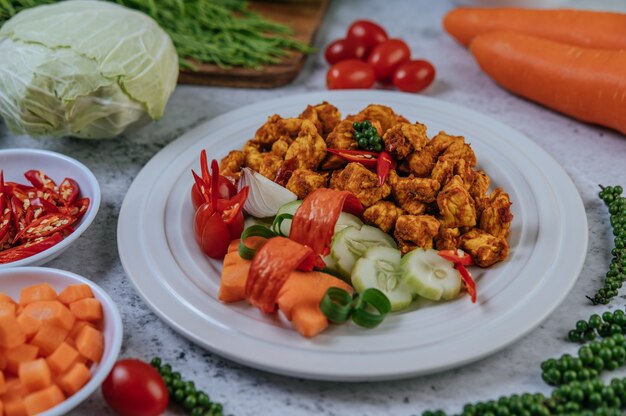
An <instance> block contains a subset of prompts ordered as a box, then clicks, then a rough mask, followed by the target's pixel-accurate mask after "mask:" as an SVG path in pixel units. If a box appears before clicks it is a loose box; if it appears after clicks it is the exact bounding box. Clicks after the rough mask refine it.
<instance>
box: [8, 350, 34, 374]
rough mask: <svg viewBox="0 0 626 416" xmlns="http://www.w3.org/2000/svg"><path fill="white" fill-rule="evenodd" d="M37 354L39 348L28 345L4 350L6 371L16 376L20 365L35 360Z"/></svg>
mask: <svg viewBox="0 0 626 416" xmlns="http://www.w3.org/2000/svg"><path fill="white" fill-rule="evenodd" d="M38 353H39V348H38V347H36V346H34V345H30V344H22V345H19V346H17V347H15V348H11V349H10V350H6V351H5V352H4V356H5V357H6V360H7V371H8V372H9V373H12V374H14V375H17V372H18V370H19V368H20V364H21V363H24V362H27V361H32V360H34V359H35V358H37V354H38Z"/></svg>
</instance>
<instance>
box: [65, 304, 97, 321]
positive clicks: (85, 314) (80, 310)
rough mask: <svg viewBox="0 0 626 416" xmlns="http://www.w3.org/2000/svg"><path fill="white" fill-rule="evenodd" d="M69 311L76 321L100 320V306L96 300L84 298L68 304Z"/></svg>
mask: <svg viewBox="0 0 626 416" xmlns="http://www.w3.org/2000/svg"><path fill="white" fill-rule="evenodd" d="M69 306H70V311H72V313H73V314H74V316H75V317H76V318H78V319H83V320H85V321H99V320H101V319H102V305H101V304H100V301H99V300H98V299H94V298H85V299H80V300H77V301H74V302H72V303H70V305H69Z"/></svg>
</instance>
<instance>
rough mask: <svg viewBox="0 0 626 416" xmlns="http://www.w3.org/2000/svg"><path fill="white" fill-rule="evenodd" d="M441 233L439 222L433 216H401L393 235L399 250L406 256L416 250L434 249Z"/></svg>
mask: <svg viewBox="0 0 626 416" xmlns="http://www.w3.org/2000/svg"><path fill="white" fill-rule="evenodd" d="M438 233H439V221H438V220H437V218H435V217H433V216H432V215H400V217H398V220H397V221H396V229H395V231H394V233H393V235H394V237H395V238H396V240H397V241H398V248H399V249H400V252H402V254H406V253H408V252H409V251H411V250H414V249H416V248H418V247H419V248H432V247H433V238H434V237H435V236H436V235H437V234H438Z"/></svg>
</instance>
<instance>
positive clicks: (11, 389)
mask: <svg viewBox="0 0 626 416" xmlns="http://www.w3.org/2000/svg"><path fill="white" fill-rule="evenodd" d="M6 389H7V391H6V393H4V394H3V395H2V397H1V398H2V402H3V404H4V415H5V416H27V415H28V413H27V412H26V407H25V406H24V394H25V393H26V392H25V390H24V387H23V386H22V383H20V379H19V378H12V379H7V380H6Z"/></svg>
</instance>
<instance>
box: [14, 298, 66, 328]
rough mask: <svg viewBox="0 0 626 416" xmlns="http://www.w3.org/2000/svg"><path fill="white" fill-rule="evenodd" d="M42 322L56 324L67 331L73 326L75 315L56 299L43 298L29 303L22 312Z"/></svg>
mask: <svg viewBox="0 0 626 416" xmlns="http://www.w3.org/2000/svg"><path fill="white" fill-rule="evenodd" d="M22 313H24V314H26V315H29V316H31V317H33V318H36V319H38V320H40V321H42V322H43V323H48V324H51V325H56V326H58V327H60V328H64V329H67V330H68V331H69V330H70V329H72V327H73V326H74V322H75V321H76V317H75V316H74V314H72V312H71V311H70V310H69V309H68V307H67V306H65V305H63V304H62V303H61V302H59V301H58V300H44V301H37V302H33V303H29V304H28V305H27V306H26V307H25V308H24V311H23V312H22Z"/></svg>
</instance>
